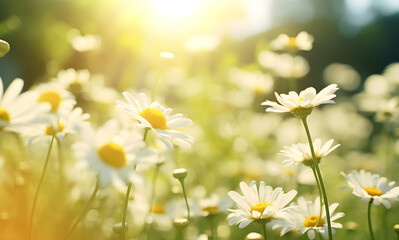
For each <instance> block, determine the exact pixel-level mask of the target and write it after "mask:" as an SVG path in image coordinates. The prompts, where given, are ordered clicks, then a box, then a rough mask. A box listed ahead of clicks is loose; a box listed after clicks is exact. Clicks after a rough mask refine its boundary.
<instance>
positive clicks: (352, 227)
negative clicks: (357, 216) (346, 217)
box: [345, 221, 359, 231]
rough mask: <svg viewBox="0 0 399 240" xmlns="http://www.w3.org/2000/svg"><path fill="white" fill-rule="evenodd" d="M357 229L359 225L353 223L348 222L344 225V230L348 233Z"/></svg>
mask: <svg viewBox="0 0 399 240" xmlns="http://www.w3.org/2000/svg"><path fill="white" fill-rule="evenodd" d="M358 227H359V224H357V223H356V222H353V221H349V222H347V223H345V228H346V229H348V230H349V231H355V230H356V229H357V228H358Z"/></svg>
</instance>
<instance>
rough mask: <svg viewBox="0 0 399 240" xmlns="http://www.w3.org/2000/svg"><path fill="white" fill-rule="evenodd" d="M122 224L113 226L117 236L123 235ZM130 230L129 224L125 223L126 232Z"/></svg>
mask: <svg viewBox="0 0 399 240" xmlns="http://www.w3.org/2000/svg"><path fill="white" fill-rule="evenodd" d="M122 228H123V227H122V222H119V223H116V224H115V225H114V226H112V231H114V233H116V234H122ZM128 230H129V227H128V225H127V223H125V232H127V231H128Z"/></svg>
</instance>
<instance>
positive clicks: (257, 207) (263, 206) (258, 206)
mask: <svg viewBox="0 0 399 240" xmlns="http://www.w3.org/2000/svg"><path fill="white" fill-rule="evenodd" d="M268 206H272V204H271V203H268V202H260V203H257V204H255V205H253V206H252V207H251V215H252V212H253V211H257V212H259V213H260V214H263V212H264V211H265V209H266V208H267V207H268Z"/></svg>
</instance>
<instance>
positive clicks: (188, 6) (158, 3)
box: [153, 0, 202, 19]
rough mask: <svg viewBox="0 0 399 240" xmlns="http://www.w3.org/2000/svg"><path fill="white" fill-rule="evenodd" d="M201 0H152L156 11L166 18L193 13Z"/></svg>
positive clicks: (180, 16) (175, 17)
mask: <svg viewBox="0 0 399 240" xmlns="http://www.w3.org/2000/svg"><path fill="white" fill-rule="evenodd" d="M201 3H202V0H154V1H153V4H154V7H155V8H156V9H157V11H158V12H159V13H160V14H161V15H163V16H164V17H166V18H170V19H178V18H182V17H185V16H188V15H190V14H192V13H194V12H195V11H196V10H197V9H198V8H199V6H200V5H201Z"/></svg>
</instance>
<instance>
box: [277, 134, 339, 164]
mask: <svg viewBox="0 0 399 240" xmlns="http://www.w3.org/2000/svg"><path fill="white" fill-rule="evenodd" d="M333 142H334V139H331V140H329V141H327V142H326V143H325V144H324V145H323V146H322V145H321V140H320V139H318V138H317V139H315V140H314V141H313V148H314V151H315V154H316V159H317V162H318V163H319V162H320V160H321V159H322V158H323V157H325V156H327V155H328V154H329V153H330V152H332V151H333V150H334V149H336V148H337V147H339V146H340V145H341V144H337V145H335V146H333V147H332V144H333ZM280 155H282V156H285V157H287V158H288V159H286V160H284V161H283V163H284V164H286V165H287V166H289V167H293V166H296V165H298V164H301V163H302V164H304V165H306V166H309V167H313V157H312V153H311V151H310V146H309V143H297V144H292V145H291V146H285V147H284V150H281V151H280Z"/></svg>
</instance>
